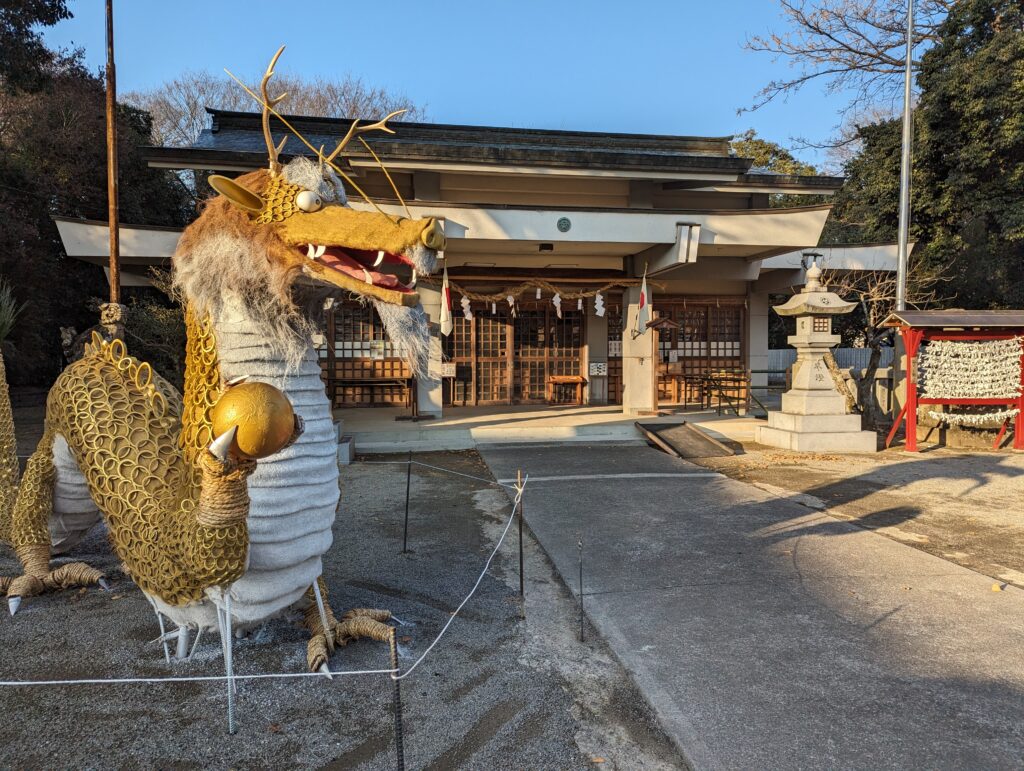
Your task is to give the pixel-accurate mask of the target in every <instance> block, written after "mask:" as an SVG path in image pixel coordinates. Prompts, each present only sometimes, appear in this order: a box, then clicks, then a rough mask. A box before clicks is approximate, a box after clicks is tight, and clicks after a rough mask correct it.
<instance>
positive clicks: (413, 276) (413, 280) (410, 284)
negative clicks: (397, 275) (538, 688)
mask: <svg viewBox="0 0 1024 771" xmlns="http://www.w3.org/2000/svg"><path fill="white" fill-rule="evenodd" d="M409 286H416V268H413V269H412V281H411V282H409Z"/></svg>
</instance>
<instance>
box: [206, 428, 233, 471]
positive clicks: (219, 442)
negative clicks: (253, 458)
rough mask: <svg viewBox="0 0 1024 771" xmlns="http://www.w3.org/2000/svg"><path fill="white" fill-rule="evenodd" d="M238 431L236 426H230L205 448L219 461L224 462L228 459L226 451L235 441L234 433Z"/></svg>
mask: <svg viewBox="0 0 1024 771" xmlns="http://www.w3.org/2000/svg"><path fill="white" fill-rule="evenodd" d="M237 433H238V426H232V427H231V428H229V429H228V430H227V431H225V432H224V433H223V434H221V435H220V436H218V437H217V438H216V439H214V440H213V441H212V442H210V446H209V447H208V448H207V449H208V450H209V451H210V454H211V455H213V457H215V458H216V459H217V460H219V461H220V462H221V463H224V462H225V461H227V459H228V451H229V450H230V449H231V445H232V444H234V442H235V435H236V434H237Z"/></svg>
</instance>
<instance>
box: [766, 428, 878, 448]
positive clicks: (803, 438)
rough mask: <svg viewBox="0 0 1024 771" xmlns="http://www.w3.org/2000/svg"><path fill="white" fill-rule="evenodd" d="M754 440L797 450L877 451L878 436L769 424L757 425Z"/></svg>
mask: <svg viewBox="0 0 1024 771" xmlns="http://www.w3.org/2000/svg"><path fill="white" fill-rule="evenodd" d="M754 441H756V442H757V443H758V444H766V445H768V446H769V447H781V448H782V449H784V450H796V451H798V452H877V451H878V436H877V435H876V434H875V433H874V432H873V431H856V432H853V431H844V432H834V433H825V432H819V433H815V434H799V433H796V432H794V431H786V430H785V429H781V428H772V427H771V426H759V427H758V429H757V433H756V435H755V438H754Z"/></svg>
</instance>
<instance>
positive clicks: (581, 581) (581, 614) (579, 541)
mask: <svg viewBox="0 0 1024 771" xmlns="http://www.w3.org/2000/svg"><path fill="white" fill-rule="evenodd" d="M576 548H578V549H579V551H580V642H583V536H582V535H581V536H580V538H579V540H578V541H577V542H576Z"/></svg>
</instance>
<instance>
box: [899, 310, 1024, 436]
mask: <svg viewBox="0 0 1024 771" xmlns="http://www.w3.org/2000/svg"><path fill="white" fill-rule="evenodd" d="M883 324H884V326H887V327H896V328H898V329H899V330H900V336H901V337H902V338H903V347H904V348H905V350H906V352H907V362H908V365H907V377H906V383H907V393H906V400H905V401H904V403H903V409H902V410H900V414H899V417H897V418H896V421H895V422H894V423H893V425H892V430H890V431H889V436H888V437H886V440H885V446H886V447H888V446H889V445H890V444H891V442H892V439H893V437H894V436H895V435H896V431H897V430H898V429H899V427H900V424H901V423H903V422H904V419H905V421H906V437H907V439H906V447H905V449H906V450H907V451H908V452H917V408H918V406H919V405H922V404H949V405H962V406H1001V407H1004V408H1006V409H1013V408H1015V407H1016V408H1017V409H1018V410H1019V411H1018V412H1017V415H1016V416H1015V417H1014V418H1013V449H1015V450H1024V350H1022V352H1021V365H1020V378H1021V380H1020V382H1021V393H1020V394H1018V395H1017V396H1016V397H1011V398H1005V399H969V398H965V399H934V398H928V397H923V396H919V395H918V393H917V386H918V373H917V367H916V364H915V362H914V358H915V357H916V356H917V352H918V350H919V349H920V347H921V343H922V342H926V341H929V340H964V341H979V342H982V341H987V340H1010V339H1014V338H1019V337H1021V336H1024V311H962V310H947V311H900V312H898V313H893V314H892V315H890V316H889V318H887V319H886V320H885V322H883ZM1009 422H1010V421H1009V419H1007V420H1004V421H1003V425H1002V427H1001V428H1000V429H999V433H998V435H997V436H996V440H995V443H994V444H993V446H992V449H997V448H998V447H999V443H1000V442H1001V441H1002V440H1003V437H1004V436H1005V435H1006V429H1007V427H1008V425H1009Z"/></svg>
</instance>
